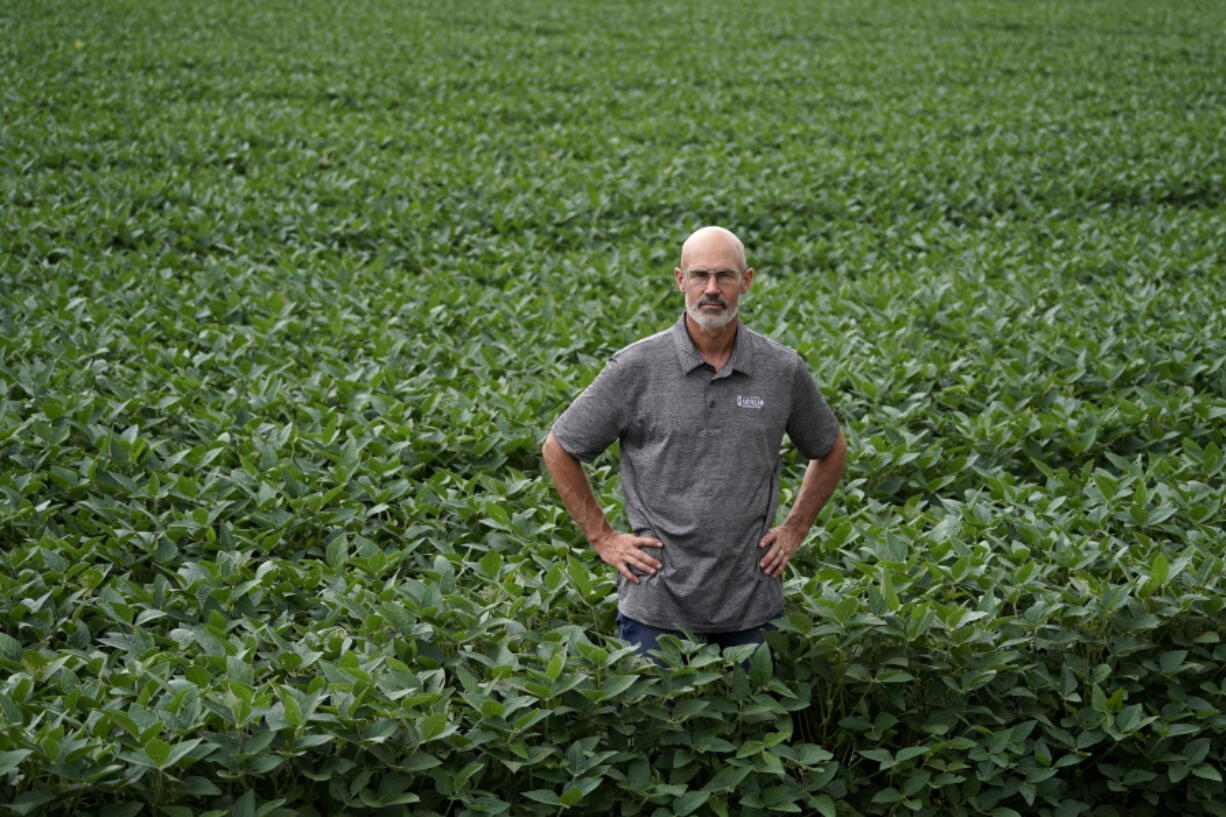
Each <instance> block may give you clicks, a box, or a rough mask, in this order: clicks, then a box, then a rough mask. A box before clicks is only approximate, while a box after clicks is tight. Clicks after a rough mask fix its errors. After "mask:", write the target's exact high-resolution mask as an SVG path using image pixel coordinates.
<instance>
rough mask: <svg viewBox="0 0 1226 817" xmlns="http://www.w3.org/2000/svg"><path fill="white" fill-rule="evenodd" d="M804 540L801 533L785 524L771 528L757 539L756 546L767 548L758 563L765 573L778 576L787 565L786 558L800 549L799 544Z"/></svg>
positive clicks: (789, 557)
mask: <svg viewBox="0 0 1226 817" xmlns="http://www.w3.org/2000/svg"><path fill="white" fill-rule="evenodd" d="M804 540H805V535H804V534H803V533H798V532H797V531H795V530H793V529H792V528H789V527H788V526H787V525H780V526H779V527H777V528H771V529H770V530H768V531H767V532H766V534H765V535H764V536H763V537H762V538H761V539H759V540H758V547H760V548H768V550H767V551H766V555H765V556H763V557H762V559H761V560H760V561H759V562H758V565H759V566H760V567H761V568H762V570H764V571H765V572H766V575H768V576H772V577H774V578H776V579H777V578H779V576H780V574H782V573H783V568H785V567H787V564H788V560H789V559H791V558H792V555H793V554H795V553H796V551H798V550H800V544H801V542H803V541H804Z"/></svg>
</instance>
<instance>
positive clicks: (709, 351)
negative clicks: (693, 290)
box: [685, 312, 738, 372]
mask: <svg viewBox="0 0 1226 817" xmlns="http://www.w3.org/2000/svg"><path fill="white" fill-rule="evenodd" d="M737 323H738V321H737V319H736V318H733V319H732V320H730V321H728V323H726V324H724V325H723V326H721V327H720V328H718V329H707V328H705V327H702V326H700V325H699V324H698V322H697V321H695V320H694V319H693V318H691V317H690V315H689V313H688V312H687V313H686V316H685V328H686V331H687V332H688V333H689V336H690V342H691V343H693V344H694V350H695V351H696V352H698V354H699V355H701V356H702V359H703V360H705V361H706V362H707V363H710V364H711V367H712V368H713V369H715V371H717V372H718V371H719V370H720V369H722V368H723V367H724V364H725V363H727V362H728V358H730V357H732V346H733V344H734V343H736V326H737Z"/></svg>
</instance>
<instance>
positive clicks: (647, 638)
mask: <svg viewBox="0 0 1226 817" xmlns="http://www.w3.org/2000/svg"><path fill="white" fill-rule="evenodd" d="M617 625H618V627H619V628H620V629H621V636H622V641H626V642H628V643H630V644H633V645H634V646H635V651H636V652H637V653H638V654H639V655H643V656H647V657H648V658H652V656H648V655H647V651H648V650H658V649H659V648H660V644H659V642H658V641H657V640H656V639H658V638H659V637H660V636H662V635H664V634H665V633H667V634H669V635H675V636H677V637H678V638H684V637H685V633H683V632H681V631H680V630H666V629H664V628H663V627H653V626H651V625H650V624H644V623H643V622H641V621H637V620H635V619H633V618H630V616H628V615H625V614H624V613H620V612H619V613H618V614H617ZM773 629H775V628H774V627H772V626H771V625H770V624H764V625H762V626H761V627H750V628H749V629H748V630H734V631H732V632H728V633H694V635H695V636H696V637H697V638H700V639H703V640H705V641H706V642H707V643H708V644H718V645H719V646H720V649H723V648H724V647H735V646H736V645H737V644H761V643H762V642H763V641H765V640H766V639H765V638H764V637H763V635H762V631H763V630H773ZM652 660H653V661H655V660H656V659H655V658H652ZM657 663H658V661H657Z"/></svg>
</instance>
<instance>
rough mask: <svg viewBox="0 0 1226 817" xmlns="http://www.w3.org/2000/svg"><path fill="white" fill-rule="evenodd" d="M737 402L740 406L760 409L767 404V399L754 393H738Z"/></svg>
mask: <svg viewBox="0 0 1226 817" xmlns="http://www.w3.org/2000/svg"><path fill="white" fill-rule="evenodd" d="M736 404H737V406H739V407H740V408H748V409H760V408H762V407H763V406H765V405H766V401H765V400H763V399H762V398H761V397H755V396H753V395H747V394H738V395H737V396H736Z"/></svg>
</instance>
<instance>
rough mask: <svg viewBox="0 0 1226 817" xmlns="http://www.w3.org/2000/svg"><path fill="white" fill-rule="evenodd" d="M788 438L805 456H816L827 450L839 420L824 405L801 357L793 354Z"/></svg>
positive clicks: (822, 455)
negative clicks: (794, 364) (794, 365)
mask: <svg viewBox="0 0 1226 817" xmlns="http://www.w3.org/2000/svg"><path fill="white" fill-rule="evenodd" d="M787 432H788V439H790V440H791V441H792V444H793V445H795V446H796V448H797V450H799V451H800V453H801V454H803V455H804V456H805V457H807V458H808V459H811V460H820V459H821V458H822V457H824V456H826V455H827V454H829V453H830V449H831V447H832V446H833V445H834V440H835V437H837V436H838V433H839V421H838V419H837V418H836V417H835V416H834V412H833V411H831V410H830V407H829V406H827V405H826V401H825V399H823V398H822V394H821V392H819V391H818V390H817V384H816V383H814V382H813V375H811V374H809V368H808V366H806V365H805V362H804V358H802V357H800V355H797V356H796V370H795V372H794V374H793V377H792V411H791V413H790V414H789V415H788V425H787Z"/></svg>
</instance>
